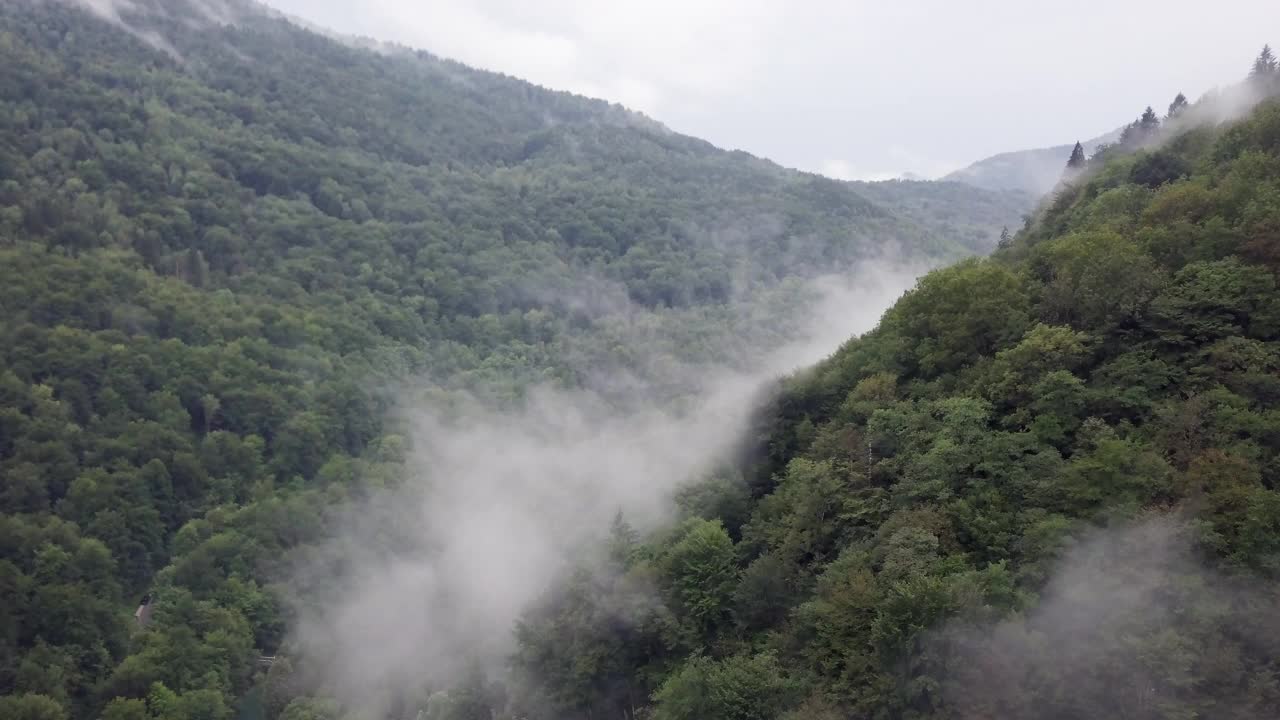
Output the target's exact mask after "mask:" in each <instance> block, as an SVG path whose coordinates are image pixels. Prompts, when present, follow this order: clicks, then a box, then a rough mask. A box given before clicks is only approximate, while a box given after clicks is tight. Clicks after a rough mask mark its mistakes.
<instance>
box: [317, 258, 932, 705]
mask: <svg viewBox="0 0 1280 720" xmlns="http://www.w3.org/2000/svg"><path fill="white" fill-rule="evenodd" d="M915 274H916V273H915V272H913V271H911V270H903V269H900V268H895V267H889V266H876V265H874V264H868V265H867V266H865V270H864V271H863V272H860V273H859V274H858V275H857V276H856V277H853V278H824V279H822V280H819V281H816V282H815V283H814V285H813V288H814V291H815V293H816V294H817V296H818V298H819V299H818V302H817V303H815V304H812V305H810V306H809V312H808V315H807V316H806V317H804V318H797V320H796V322H797V324H798V330H799V331H798V332H796V333H794V335H795V338H796V339H795V341H794V342H792V343H789V344H787V345H786V346H784V347H778V348H773V349H768V350H767V351H763V352H760V353H759V355H758V356H757V357H756V358H754V360H753V361H752V362H750V363H747V364H746V367H745V368H744V367H738V368H734V369H729V368H726V367H725V366H720V365H718V366H714V367H708V366H703V367H681V368H680V369H679V370H680V372H682V373H686V374H687V375H688V377H684V378H681V382H682V383H686V384H687V385H688V387H690V388H691V391H690V392H689V393H688V394H687V396H686V397H685V398H684V401H683V402H679V403H675V404H671V403H668V402H665V401H663V400H661V399H660V397H661V393H656V392H654V393H651V394H649V395H646V392H647V391H649V390H653V388H652V387H646V386H644V385H643V384H641V385H639V386H635V385H632V386H631V387H632V395H633V397H631V398H629V399H628V400H627V402H626V403H625V406H626V409H625V410H619V405H618V404H617V403H615V402H613V401H612V400H611V399H606V398H604V397H603V396H601V395H599V394H596V393H592V392H589V391H582V390H578V391H566V390H559V389H552V388H545V387H544V388H537V389H534V390H533V391H531V392H530V393H529V396H528V398H527V400H526V401H525V402H524V403H523V404H522V405H521V406H520V407H518V408H516V409H506V410H504V409H501V408H497V407H495V406H493V405H490V404H487V403H485V402H483V401H480V400H473V401H467V402H464V403H463V404H462V405H458V404H452V405H450V406H447V407H444V406H441V407H437V406H432V405H427V406H423V407H410V408H407V409H406V414H407V419H408V424H409V427H410V428H412V430H411V432H412V444H413V448H414V449H413V453H412V457H411V461H410V471H411V477H412V480H411V482H410V483H409V485H408V487H406V488H402V489H398V490H395V491H390V492H389V493H387V494H385V495H382V496H379V497H376V498H375V499H374V501H373V502H371V503H370V504H369V505H368V506H367V507H362V508H357V509H355V510H354V511H353V513H352V519H351V522H350V523H349V524H348V527H345V528H335V529H334V534H335V535H336V536H337V538H338V539H337V540H335V541H334V543H333V544H332V545H331V546H329V547H327V548H325V549H324V550H323V552H322V555H325V556H329V557H332V556H340V557H343V558H345V560H346V561H345V563H344V566H345V567H347V568H350V570H349V571H344V572H343V573H342V574H340V575H338V576H326V577H323V578H320V579H319V581H317V580H318V579H317V578H308V579H306V581H305V582H304V584H305V585H306V586H310V587H324V588H327V590H325V591H324V592H323V593H322V595H321V596H319V597H306V598H302V599H300V602H299V612H300V615H301V621H300V623H299V624H298V626H297V628H296V632H295V633H294V643H295V645H296V646H297V647H298V648H299V649H300V650H301V651H302V653H303V655H304V657H305V659H306V661H307V663H308V664H309V665H311V666H312V668H313V669H318V670H319V672H320V675H321V676H322V680H321V682H322V683H323V685H324V686H325V687H326V688H327V689H329V690H330V691H331V692H333V693H334V694H335V695H337V696H339V697H341V698H342V699H344V700H346V701H348V702H353V703H357V704H360V705H368V704H373V705H376V704H377V703H378V702H380V701H381V698H382V697H383V692H384V690H385V689H387V688H399V689H404V688H414V687H421V686H422V685H423V684H424V683H430V682H432V681H435V682H447V681H448V680H449V679H451V678H456V677H457V675H458V673H460V672H463V671H464V670H465V669H466V668H467V667H468V666H469V664H470V663H471V662H473V661H480V662H483V663H485V664H487V665H488V666H489V667H491V668H493V669H500V668H501V667H502V666H503V664H504V661H505V658H506V657H507V656H508V654H509V653H510V651H511V650H512V649H513V646H512V642H513V634H512V633H513V625H514V621H515V620H516V619H517V617H518V616H519V614H520V613H521V611H523V610H524V609H525V608H526V607H527V606H528V605H529V604H530V603H531V602H532V601H534V600H535V599H536V598H537V597H538V596H539V595H541V594H542V593H543V592H545V591H546V590H547V589H548V588H549V586H550V584H551V583H552V582H554V581H555V579H556V578H557V577H558V575H559V573H561V572H562V571H563V570H564V568H565V566H566V563H567V562H568V561H570V560H571V559H572V557H573V556H574V552H575V548H579V547H580V546H581V544H582V543H583V542H584V541H587V540H590V539H593V538H598V537H600V536H601V535H602V534H603V533H604V532H605V531H606V529H607V527H608V524H609V522H610V521H611V519H612V518H613V515H614V514H615V513H616V512H617V511H619V510H622V511H623V512H624V513H625V514H626V515H627V517H628V519H629V520H630V521H631V522H632V523H633V524H635V525H637V526H638V527H640V528H641V529H644V528H652V527H654V526H655V525H657V524H658V523H661V522H663V521H664V520H665V519H666V518H668V517H669V516H670V514H671V512H672V496H673V493H674V491H675V490H676V489H677V488H678V487H679V486H681V485H682V484H684V483H687V482H689V481H690V480H692V479H695V478H697V477H698V476H699V475H700V474H702V473H704V472H706V471H708V470H710V469H711V468H712V467H713V466H714V465H715V464H716V463H717V462H718V461H722V460H724V459H727V455H728V454H729V453H730V452H731V451H732V450H733V448H734V446H735V443H737V442H738V441H739V440H740V436H741V434H742V432H743V431H744V429H745V427H746V423H747V422H748V420H749V415H750V411H751V409H752V408H753V407H754V406H755V405H756V404H757V403H758V402H759V400H760V396H761V393H762V392H764V391H765V390H766V388H767V387H768V385H769V384H770V382H771V381H772V380H774V379H775V378H776V377H778V376H779V375H780V374H782V373H786V372H790V371H792V370H794V369H796V368H798V367H800V366H802V365H806V364H809V363H812V362H814V361H816V360H818V359H820V358H821V357H822V356H824V355H826V354H828V353H830V352H832V351H834V349H835V348H836V347H837V346H838V345H839V344H840V343H841V342H843V341H844V340H845V339H847V338H848V337H849V336H850V335H852V334H856V333H859V332H863V331H866V330H869V329H870V328H871V327H872V326H873V325H874V324H875V322H876V321H877V320H878V319H879V316H880V314H881V313H882V312H883V311H884V309H886V308H887V307H888V305H889V304H891V303H892V302H893V301H894V300H896V299H897V297H899V296H900V294H901V293H902V292H903V291H904V290H905V289H906V288H907V287H909V286H910V284H911V283H912V282H913V281H914V277H915ZM392 528H394V530H392ZM389 533H391V534H395V535H396V536H397V537H398V538H399V539H398V540H397V541H396V542H395V543H388V542H385V536H386V535H387V534H389ZM387 545H393V546H396V547H398V548H399V549H398V550H395V551H391V552H388V551H386V550H384V549H376V548H384V547H385V546H387ZM332 567H333V566H332V565H330V566H326V568H325V570H324V572H332ZM314 571H315V568H302V569H300V570H299V572H301V573H304V574H305V573H307V572H314Z"/></svg>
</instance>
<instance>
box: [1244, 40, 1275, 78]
mask: <svg viewBox="0 0 1280 720" xmlns="http://www.w3.org/2000/svg"><path fill="white" fill-rule="evenodd" d="M1275 73H1276V56H1275V53H1273V52H1272V51H1271V46H1270V45H1263V46H1262V52H1260V53H1258V59H1257V60H1254V61H1253V69H1252V70H1250V71H1249V77H1253V78H1269V77H1271V76H1273V75H1275Z"/></svg>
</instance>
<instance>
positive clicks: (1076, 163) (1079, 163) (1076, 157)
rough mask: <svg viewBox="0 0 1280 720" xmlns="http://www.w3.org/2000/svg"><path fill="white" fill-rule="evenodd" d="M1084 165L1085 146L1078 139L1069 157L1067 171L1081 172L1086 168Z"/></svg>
mask: <svg viewBox="0 0 1280 720" xmlns="http://www.w3.org/2000/svg"><path fill="white" fill-rule="evenodd" d="M1084 165H1085V156H1084V146H1083V145H1081V144H1080V143H1079V142H1078V141H1077V142H1076V146H1075V147H1074V148H1072V149H1071V157H1069V158H1067V171H1068V172H1069V173H1074V172H1079V171H1080V170H1083V169H1084Z"/></svg>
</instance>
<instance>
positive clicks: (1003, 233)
mask: <svg viewBox="0 0 1280 720" xmlns="http://www.w3.org/2000/svg"><path fill="white" fill-rule="evenodd" d="M1076 146H1077V147H1079V143H1076ZM1012 244H1013V235H1011V234H1010V233H1009V228H1008V227H1007V226H1006V227H1003V228H1001V229H1000V243H999V245H998V247H1002V248H1007V247H1009V246H1010V245H1012ZM868 452H869V451H868Z"/></svg>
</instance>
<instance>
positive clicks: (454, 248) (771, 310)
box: [0, 0, 1026, 720]
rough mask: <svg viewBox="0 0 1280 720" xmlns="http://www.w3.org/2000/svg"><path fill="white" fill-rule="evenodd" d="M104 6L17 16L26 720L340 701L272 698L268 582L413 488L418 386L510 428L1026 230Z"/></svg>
mask: <svg viewBox="0 0 1280 720" xmlns="http://www.w3.org/2000/svg"><path fill="white" fill-rule="evenodd" d="M94 5H95V6H97V7H99V8H103V7H106V8H114V9H113V10H108V11H105V14H103V15H95V14H93V13H91V12H90V11H88V10H87V9H85V8H84V7H82V6H81V5H80V4H78V3H73V2H56V1H52V0H19V1H18V2H4V3H0V311H2V313H0V479H2V481H0V596H2V597H3V598H4V601H3V602H2V603H0V717H4V718H6V719H8V718H13V719H14V720H33V719H37V718H38V719H39V720H56V719H59V718H98V717H102V718H109V719H110V720H135V719H141V718H156V719H161V718H163V719H165V720H170V719H174V720H177V719H181V718H193V719H199V720H223V719H225V718H228V717H230V716H231V715H232V714H233V712H234V708H235V707H236V704H237V703H238V702H239V701H240V699H241V698H242V697H243V696H244V695H245V694H246V692H248V691H249V690H250V689H251V688H253V687H255V686H257V687H259V688H261V687H268V688H269V690H270V692H269V693H268V694H267V696H266V697H265V698H264V699H263V704H262V706H261V707H260V708H259V711H261V712H265V713H266V714H267V715H268V716H270V717H275V716H277V715H279V714H280V712H281V710H282V709H283V708H284V707H285V705H287V704H289V702H290V701H293V700H294V698H295V696H307V695H322V694H323V692H324V688H314V687H307V686H305V685H303V684H299V683H294V684H290V682H289V681H288V678H289V675H288V673H287V670H286V669H281V667H282V666H283V665H285V664H286V663H281V664H279V665H276V666H273V667H271V671H272V672H273V673H275V675H272V676H271V677H272V678H273V679H275V680H276V681H274V682H272V683H266V684H265V685H264V684H263V682H262V680H263V678H264V676H265V675H266V674H267V669H268V663H269V660H260V658H271V657H272V656H274V655H276V653H277V652H278V650H279V649H280V645H281V642H282V638H283V637H284V636H285V632H286V628H287V627H288V622H289V618H288V617H287V613H286V612H285V611H284V610H283V607H284V603H283V601H282V597H283V594H284V593H286V592H287V589H286V588H281V587H278V586H273V585H272V584H271V583H273V582H276V581H278V580H279V579H280V577H281V572H280V570H281V566H282V565H283V564H284V563H286V562H287V558H288V554H289V552H290V551H291V549H295V548H297V547H299V546H302V545H305V544H307V543H311V542H315V541H318V540H319V539H321V538H323V537H324V536H325V533H326V530H327V528H329V527H330V526H331V524H332V523H333V521H334V518H335V517H336V516H337V515H338V514H339V513H340V512H341V510H340V508H342V507H343V506H344V504H346V503H348V502H350V501H353V500H356V499H359V498H363V497H367V496H369V495H371V494H374V493H375V492H376V491H377V489H378V488H380V487H383V486H387V485H393V484H395V483H397V482H398V481H399V480H400V478H401V475H402V470H403V458H404V456H405V453H406V452H407V448H406V443H405V440H404V438H403V437H401V436H400V435H398V434H397V432H396V428H395V427H394V426H393V425H392V424H391V423H390V422H388V421H387V417H388V414H387V411H388V410H389V409H390V408H391V407H393V406H394V405H395V404H396V397H395V395H394V392H395V389H396V388H397V387H398V386H397V385H396V382H397V381H398V380H402V379H404V378H406V377H416V378H421V377H427V378H429V379H430V380H431V381H432V382H433V383H435V384H436V385H439V386H442V387H445V388H470V389H472V390H474V391H475V392H477V393H482V394H484V395H486V396H492V397H495V398H498V399H499V400H513V399H517V398H518V397H519V396H520V395H521V393H522V392H523V389H524V388H526V387H528V386H529V385H530V384H532V383H535V382H550V383H552V384H556V385H560V386H566V387H574V386H581V385H586V384H590V383H591V382H592V381H593V377H594V376H593V375H592V373H591V372H589V371H590V370H594V369H598V368H602V367H604V368H607V367H612V366H617V367H621V368H625V369H626V370H627V371H628V372H631V373H633V374H636V375H644V374H646V373H648V372H649V369H648V368H647V367H645V366H643V365H641V364H638V363H637V361H636V360H635V359H634V357H633V356H631V355H629V354H628V352H627V347H626V343H624V342H622V339H624V338H623V333H624V331H625V333H630V335H628V336H627V337H628V338H629V339H630V340H631V341H632V342H634V341H635V340H636V337H637V336H639V339H640V340H642V341H649V342H648V343H647V344H648V345H649V347H648V350H649V353H648V355H647V357H653V355H654V354H655V353H656V354H657V355H659V356H661V355H664V354H665V355H670V356H671V357H672V358H673V359H675V360H678V361H680V362H702V361H708V360H715V361H717V362H724V363H745V362H749V360H750V358H751V357H752V352H755V351H756V349H758V348H767V347H769V346H770V345H771V344H773V343H776V342H777V341H779V339H781V338H785V337H786V335H787V333H788V331H789V329H790V328H791V326H792V325H791V323H790V322H789V320H790V319H791V318H794V317H795V315H796V313H797V312H798V311H799V310H801V309H802V308H803V307H804V305H803V303H804V302H805V297H804V293H803V292H802V291H801V289H800V285H799V283H798V281H800V280H803V279H806V278H811V277H814V276H817V275H822V274H827V273H833V272H835V273H839V272H842V271H846V270H848V269H850V268H852V267H856V266H857V265H858V264H859V263H860V262H861V261H863V260H867V259H871V258H884V257H889V258H892V259H897V260H901V261H906V262H919V263H931V264H937V263H939V262H942V261H944V260H950V259H955V258H959V257H962V256H966V255H971V254H973V253H976V252H985V251H987V250H989V249H990V248H991V247H992V246H993V245H994V243H995V237H996V235H997V233H998V232H999V229H1000V228H1001V227H1002V226H1005V225H1014V224H1016V223H1017V221H1018V218H1019V216H1020V215H1021V213H1022V212H1023V211H1024V210H1025V209H1026V199H1025V198H1024V197H1021V196H1017V195H1011V194H1010V195H1003V194H990V193H983V192H980V191H977V190H973V189H970V188H964V187H960V186H947V185H934V184H912V185H911V186H902V187H892V188H885V189H883V191H881V190H880V189H878V188H874V187H864V186H855V185H851V184H846V183H838V182H835V181H831V180H828V179H824V178H821V177H817V176H813V175H806V174H801V173H796V172H792V171H788V170H785V169H782V168H779V167H777V166H775V165H773V164H771V163H768V162H766V161H763V160H760V159H757V158H753V157H751V156H749V155H746V154H744V153H737V152H733V153H731V152H725V151H722V150H719V149H717V148H714V147H712V146H711V145H709V144H707V143H705V142H702V141H699V140H696V139H693V138H689V137H685V136H681V135H678V134H675V133H672V132H670V131H668V130H667V129H665V128H663V127H662V126H660V125H658V124H657V123H655V122H653V121H651V120H649V119H647V118H644V117H642V116H639V115H636V114H634V113H631V112H629V111H626V110H624V109H622V108H620V107H617V106H612V105H609V104H607V103H604V102H601V101H594V100H588V99H585V98H581V97H577V96H572V95H568V94H564V93H557V92H552V91H548V90H544V89H541V88H538V87H535V86H532V85H529V84H527V83H524V82H521V81H519V80H515V79H512V78H508V77H504V76H499V75H494V74H490V73H484V72H478V71H474V70H471V69H469V68H466V67H463V66H461V65H457V64H454V63H450V62H448V61H444V60H440V59H438V58H434V57H431V56H429V55H426V54H423V53H415V52H410V51H408V50H404V49H396V48H378V49H377V51H374V50H371V49H361V48H358V47H354V46H352V45H348V44H345V43H342V42H339V41H337V40H334V39H330V38H326V37H323V36H320V35H317V34H314V33H311V32H307V31H303V30H301V29H299V28H297V27H295V26H293V25H290V24H288V23H287V22H285V21H283V20H281V19H278V18H275V17H272V16H269V15H266V14H264V13H263V12H262V11H261V9H259V8H257V7H255V6H251V5H248V4H245V3H241V2H238V1H235V0H227V1H226V2H205V3H187V2H181V1H174V2H160V1H159V0H153V1H148V2H141V1H135V2H131V3H94ZM864 191H866V192H865V194H864ZM970 208H972V209H970ZM743 305H747V306H750V307H751V308H753V311H752V312H751V313H744V312H741V311H740V306H743ZM637 316H642V317H643V318H644V320H645V321H644V322H635V318H636V317H637ZM747 316H749V317H751V318H754V320H753V321H752V322H751V323H744V322H743V321H742V320H741V318H743V317H747ZM644 333H648V336H647V337H646V336H645V335H644ZM144 596H146V597H148V598H150V599H152V600H153V602H152V604H151V605H149V606H148V608H147V611H146V613H144V616H143V618H142V622H140V621H137V620H135V618H134V616H133V613H134V610H135V608H137V607H138V605H139V603H140V601H141V600H142V599H143V598H144ZM281 677H283V678H285V679H284V680H280V678H281ZM309 702H312V701H308V700H306V699H305V697H304V698H303V699H301V700H298V701H297V703H295V705H294V706H293V710H292V711H291V712H290V713H287V716H288V717H290V718H302V717H307V716H308V715H307V714H306V713H308V712H311V711H312V710H314V712H315V713H317V714H319V713H321V710H320V709H316V708H322V707H328V706H327V705H324V704H323V703H322V702H320V701H314V702H313V703H312V704H311V705H309V704H308V703H309ZM313 705H314V707H313ZM308 708H311V709H310V710H309V709H308Z"/></svg>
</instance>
